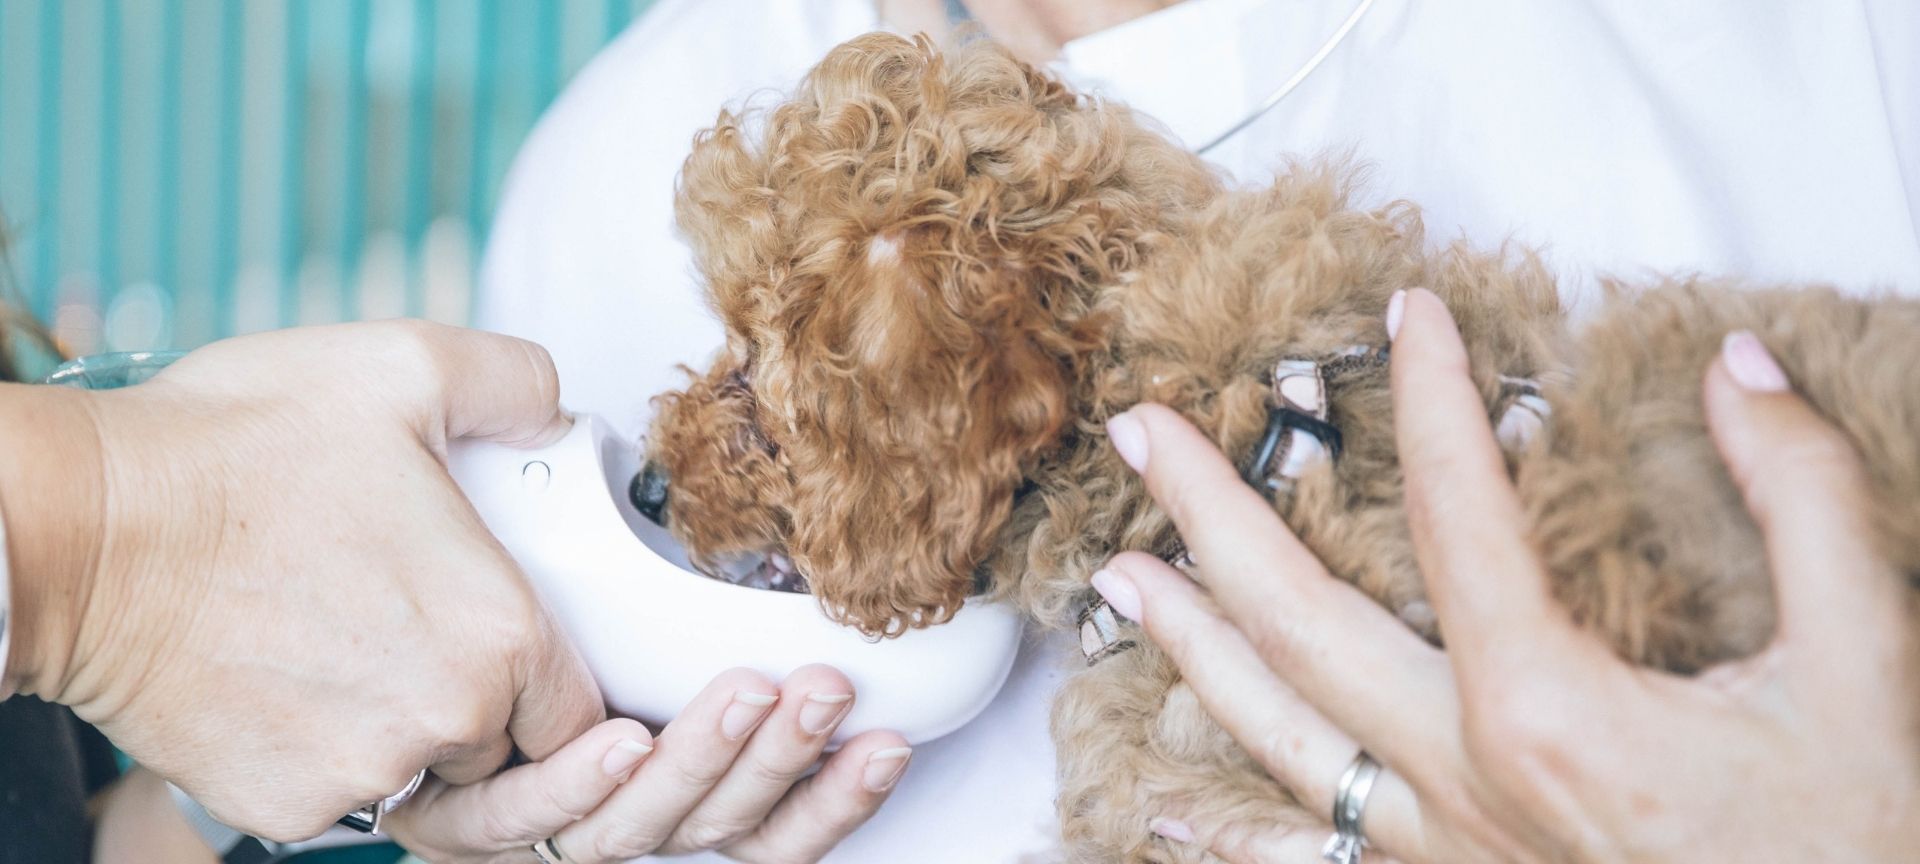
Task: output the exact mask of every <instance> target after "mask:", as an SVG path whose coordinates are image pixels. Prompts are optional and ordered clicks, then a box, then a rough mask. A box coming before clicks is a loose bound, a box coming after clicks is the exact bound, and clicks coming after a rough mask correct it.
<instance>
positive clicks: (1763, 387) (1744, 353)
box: [1720, 330, 1788, 393]
mask: <svg viewBox="0 0 1920 864" xmlns="http://www.w3.org/2000/svg"><path fill="white" fill-rule="evenodd" d="M1720 359H1721V361H1722V362H1724V363H1725V364H1726V365H1727V374H1728V375H1732V376H1733V380H1734V383H1736V384H1739V385H1740V386H1741V387H1743V388H1745V389H1747V390H1751V391H1753V392H1755V393H1784V392H1786V390H1787V386H1788V385H1787V373H1785V372H1783V371H1781V370H1780V364H1779V363H1776V362H1774V359H1773V355H1772V354H1770V353H1768V352H1767V346H1765V345H1763V344H1761V342H1760V337H1758V336H1755V335H1753V331H1751V330H1735V331H1733V332H1732V333H1728V334H1727V338H1726V339H1724V340H1722V341H1721V343H1720Z"/></svg>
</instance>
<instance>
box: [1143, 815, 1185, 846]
mask: <svg viewBox="0 0 1920 864" xmlns="http://www.w3.org/2000/svg"><path fill="white" fill-rule="evenodd" d="M1147 830H1149V831H1152V832H1153V833H1154V834H1156V835H1159V836H1161V837H1165V838H1167V839H1168V840H1172V841H1173V842H1175V843H1192V842H1193V826H1191V825H1188V824H1187V823H1185V822H1182V821H1180V820H1178V819H1155V820H1153V821H1152V822H1148V823H1147Z"/></svg>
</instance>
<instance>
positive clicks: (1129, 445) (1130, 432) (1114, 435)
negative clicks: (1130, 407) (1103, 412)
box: [1107, 411, 1147, 472]
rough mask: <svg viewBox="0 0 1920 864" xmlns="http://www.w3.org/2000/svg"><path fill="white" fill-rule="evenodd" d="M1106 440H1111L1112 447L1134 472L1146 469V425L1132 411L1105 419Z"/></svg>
mask: <svg viewBox="0 0 1920 864" xmlns="http://www.w3.org/2000/svg"><path fill="white" fill-rule="evenodd" d="M1107 440H1109V441H1112V442H1113V449H1114V450H1115V451H1117V452H1119V454H1120V459H1121V461H1123V462H1125V463H1127V467H1129V468H1132V469H1133V470H1134V471H1135V472H1140V471H1145V470H1147V427H1146V426H1143V425H1141V423H1140V418H1138V417H1135V416H1133V412H1132V411H1124V412H1121V413H1119V414H1115V415H1113V419H1111V420H1108V421H1107Z"/></svg>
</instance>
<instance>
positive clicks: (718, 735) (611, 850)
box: [559, 669, 779, 861]
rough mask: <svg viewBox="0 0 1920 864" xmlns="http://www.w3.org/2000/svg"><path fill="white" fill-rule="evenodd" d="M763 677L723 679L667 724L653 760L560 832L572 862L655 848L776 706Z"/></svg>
mask: <svg viewBox="0 0 1920 864" xmlns="http://www.w3.org/2000/svg"><path fill="white" fill-rule="evenodd" d="M778 698H779V697H778V691H777V689H776V688H775V687H774V686H773V683H772V682H770V681H768V680H767V679H766V676H764V675H761V674H759V673H757V672H752V671H749V670H746V669H734V670H731V671H728V672H723V673H721V674H720V676H719V677H717V678H715V679H714V680H713V682H712V683H711V684H708V685H707V687H706V689H705V690H702V691H701V692H700V695H698V696H696V697H694V700H693V702H692V703H690V704H688V705H687V708H686V710H685V711H683V712H681V714H680V716H679V717H676V718H674V720H673V722H671V723H669V724H667V728H666V729H664V730H662V731H661V733H660V736H659V738H658V739H657V741H656V742H655V745H654V746H655V747H656V748H657V749H656V751H655V752H654V754H653V755H652V756H650V757H648V759H647V761H646V762H645V763H644V764H642V765H641V766H640V770H639V771H638V772H636V773H635V774H634V776H633V778H632V779H630V780H628V781H627V783H626V784H625V785H623V786H622V787H621V788H620V789H619V790H618V791H616V792H615V793H614V794H613V797H612V798H611V799H610V800H608V801H607V803H606V804H604V805H602V806H601V807H600V809H599V810H596V811H594V813H593V815H592V816H589V817H588V818H586V819H583V820H581V821H579V822H577V823H574V824H573V825H570V826H568V827H567V828H566V829H565V830H563V831H561V832H560V835H559V840H560V845H561V847H562V848H564V849H565V850H566V852H567V854H568V855H569V856H572V857H571V858H570V859H569V860H572V861H625V860H627V859H629V858H637V857H639V856H641V855H645V854H648V853H651V852H653V851H654V850H656V849H658V848H660V845H661V844H662V843H665V842H666V840H667V838H668V837H669V836H671V835H672V834H673V830H674V828H675V827H677V826H678V825H679V824H680V822H681V820H683V819H685V818H686V816H687V814H688V813H691V812H693V808H694V807H695V806H696V805H698V804H699V803H700V801H701V799H703V798H705V797H706V796H707V794H708V793H709V792H711V791H712V790H713V787H714V786H715V785H716V784H718V783H719V782H720V779H721V778H722V777H725V776H726V775H727V771H728V769H730V768H732V767H733V763H734V760H735V759H736V758H737V757H738V756H739V754H740V751H741V749H742V748H744V747H745V746H746V742H747V740H748V738H749V736H751V735H752V734H753V731H754V729H755V728H757V727H758V726H759V725H760V723H761V722H762V721H763V720H765V719H766V716H767V714H768V713H769V712H770V711H771V710H772V709H773V706H774V704H775V702H776V701H777V700H778Z"/></svg>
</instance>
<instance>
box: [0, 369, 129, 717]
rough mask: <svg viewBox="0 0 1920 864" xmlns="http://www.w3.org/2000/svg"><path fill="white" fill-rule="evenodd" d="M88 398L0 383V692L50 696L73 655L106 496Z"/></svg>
mask: <svg viewBox="0 0 1920 864" xmlns="http://www.w3.org/2000/svg"><path fill="white" fill-rule="evenodd" d="M91 396H92V394H89V393H85V392H82V391H77V390H67V389H62V388H54V387H31V386H27V385H20V384H5V385H0V520H3V521H4V524H5V525H6V548H5V554H6V556H7V569H8V572H9V581H10V583H11V591H12V596H11V604H10V606H11V609H10V612H9V616H10V619H11V620H10V622H9V625H8V629H9V631H10V633H9V636H8V640H9V642H10V643H11V647H10V650H9V652H8V654H7V660H6V665H5V668H4V669H3V670H0V673H3V674H0V694H4V693H11V692H15V691H18V692H22V693H32V694H34V695H38V696H41V697H42V698H47V699H55V698H57V697H58V695H59V692H60V689H61V682H62V681H63V680H64V679H65V677H66V676H67V674H68V672H69V670H70V667H71V664H72V662H73V658H74V655H75V653H76V646H77V643H78V638H79V634H80V632H81V618H82V615H83V613H84V611H85V609H86V608H87V604H88V600H89V598H90V596H91V594H92V592H93V582H94V573H95V571H96V568H97V562H98V559H99V552H100V548H101V537H102V532H103V526H102V514H103V513H104V499H105V495H104V477H105V472H104V460H103V456H102V454H101V452H100V435H99V431H98V428H97V426H96V424H95V421H94V418H93V412H92V409H91V407H90V403H91Z"/></svg>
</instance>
